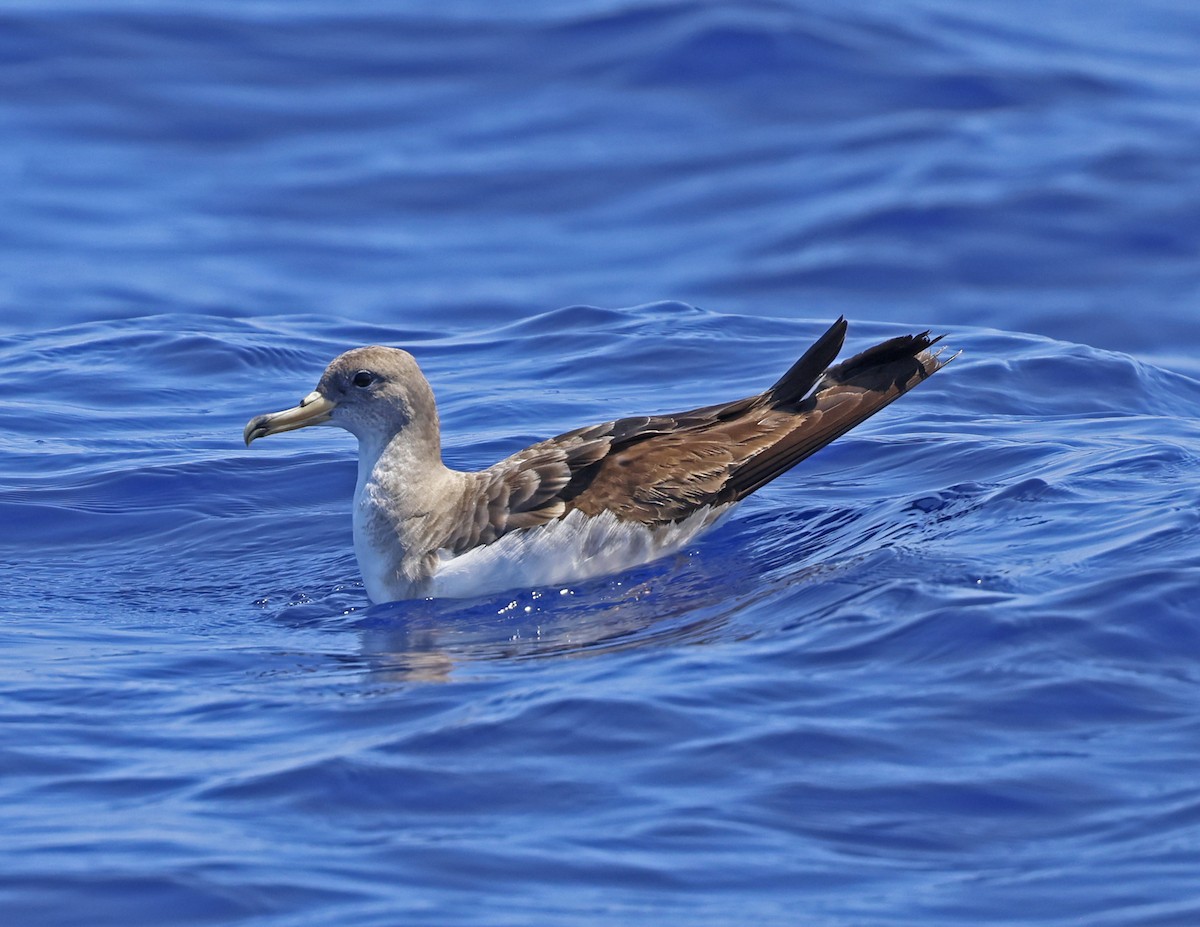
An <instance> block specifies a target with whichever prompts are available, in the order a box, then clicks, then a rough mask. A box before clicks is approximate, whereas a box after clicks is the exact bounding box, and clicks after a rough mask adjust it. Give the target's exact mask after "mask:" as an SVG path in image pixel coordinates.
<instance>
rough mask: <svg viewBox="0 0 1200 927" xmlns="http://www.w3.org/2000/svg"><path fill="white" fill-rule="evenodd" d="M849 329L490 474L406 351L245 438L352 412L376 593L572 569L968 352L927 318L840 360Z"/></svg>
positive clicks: (692, 509) (359, 547) (663, 542)
mask: <svg viewBox="0 0 1200 927" xmlns="http://www.w3.org/2000/svg"><path fill="white" fill-rule="evenodd" d="M845 337H846V321H845V319H844V318H839V319H838V320H837V321H836V322H834V323H833V325H832V326H831V327H830V328H829V330H828V331H826V332H825V334H824V335H822V336H821V337H820V338H819V339H818V340H817V341H816V342H815V343H814V344H813V345H812V347H810V348H809V349H808V350H807V351H806V352H805V353H804V356H803V357H801V358H800V359H799V360H798V361H796V363H795V364H794V365H792V367H791V369H790V370H788V372H787V373H785V374H784V375H783V376H782V377H780V378H779V380H778V381H777V382H776V383H775V384H773V385H772V386H771V387H770V388H768V389H766V390H764V391H763V392H761V393H757V394H755V395H753V396H747V397H746V398H744V399H735V400H733V401H732V402H723V403H718V404H717V405H713V406H706V407H704V408H700V409H693V410H692V411H690V412H680V413H677V414H675V415H648V416H639V417H635V418H622V419H617V420H615V421H611V422H605V423H603V424H601V425H591V426H588V427H586V428H579V429H576V430H575V431H568V432H567V433H566V434H562V435H559V436H558V437H557V438H550V439H548V440H546V441H540V442H538V443H537V444H534V445H532V446H530V447H527V448H525V449H524V450H523V451H518V452H517V453H515V454H513V455H512V456H511V457H506V458H505V459H504V460H502V461H500V462H499V463H497V464H493V465H492V466H490V467H488V468H487V469H486V470H480V471H478V472H462V471H458V470H452V469H450V468H449V467H447V466H446V465H445V464H444V463H442V447H441V433H440V430H439V425H438V412H437V405H436V403H435V402H434V398H433V390H432V389H431V388H430V386H429V381H428V380H426V379H425V376H424V374H422V373H421V370H420V368H419V367H418V366H417V362H416V360H414V358H413V356H412V355H411V354H409V353H408V352H407V351H402V350H400V349H398V348H388V347H380V346H378V345H374V346H371V347H364V348H355V349H354V350H351V351H347V352H346V353H345V354H342V355H340V356H338V357H336V358H334V360H333V362H332V363H331V364H330V365H329V366H328V367H327V368H326V370H325V373H324V374H323V375H322V376H321V380H320V382H319V383H318V384H317V388H316V389H315V390H314V391H313V392H311V393H309V394H308V395H307V396H305V397H304V399H302V400H301V401H300V404H299V405H298V406H296V407H295V408H292V409H285V410H284V411H282V412H274V413H271V414H269V415H259V416H257V417H255V418H253V419H251V420H250V422H249V424H247V425H246V430H245V434H244V436H245V439H246V444H247V445H249V444H250V442H251V441H253V440H254V439H256V438H262V437H265V436H267V435H273V434H278V433H280V432H284V431H294V430H295V429H297V428H305V427H307V426H309V425H337V426H339V427H341V428H344V429H346V430H347V431H349V432H350V433H351V434H353V435H354V436H355V437H356V438H358V483H357V486H356V488H355V490H354V551H355V554H356V555H357V557H358V565H359V569H360V570H361V571H362V576H363V583H364V585H365V586H366V591H367V595H368V596H369V597H370V598H371V599H372V600H373V601H375V602H387V601H393V600H397V599H409V598H417V597H421V596H451V597H454V596H460V597H461V596H475V595H483V594H485V593H488V592H498V591H501V590H504V589H512V588H517V587H521V586H525V587H528V586H535V585H549V584H562V583H570V582H576V581H579V580H582V579H586V578H589V577H593V576H599V575H602V574H605V573H611V572H615V571H618V570H621V569H624V568H628V567H631V566H634V565H637V564H640V563H645V562H648V561H650V560H652V559H654V558H656V557H660V556H663V555H664V554H668V553H672V552H674V551H677V550H679V549H680V548H682V547H683V546H684V545H686V544H687V543H689V542H690V541H691V540H692V539H693V538H695V537H696V536H697V535H699V534H700V533H701V532H702V531H704V530H705V529H707V528H709V527H711V526H712V524H713V523H714V522H715V521H717V520H718V519H719V518H720V517H721V516H723V515H725V514H726V513H727V512H728V511H729V510H730V509H731V508H732V507H733V506H735V505H736V504H737V503H738V502H739V501H741V500H742V499H744V498H745V497H746V496H748V495H750V493H752V492H754V491H755V490H757V489H759V488H760V487H762V486H764V485H766V484H767V483H769V482H770V481H771V480H773V479H775V477H777V476H779V475H780V474H781V473H784V472H785V471H787V470H790V469H791V468H792V467H794V466H795V465H796V464H798V463H799V462H800V461H802V460H804V459H805V458H806V457H808V456H809V455H811V454H813V453H814V452H816V451H818V450H820V449H821V448H823V447H824V446H825V445H827V444H829V443H830V442H831V441H833V440H835V439H836V438H839V437H840V436H841V435H843V434H845V433H846V432H847V431H849V430H850V429H851V428H853V427H854V426H855V425H857V424H859V423H860V422H862V421H864V420H865V419H867V418H869V417H870V416H872V415H874V414H875V413H876V412H878V411H879V410H880V409H882V408H883V407H884V406H886V405H887V404H888V403H890V402H892V401H893V400H895V399H898V398H899V397H900V396H902V395H904V394H905V393H906V392H908V391H909V390H910V389H912V388H913V387H914V386H916V385H917V384H918V383H920V382H921V381H923V380H925V379H926V378H928V377H929V376H931V375H932V374H934V373H936V372H937V371H938V370H940V369H941V368H942V367H943V366H945V365H946V363H948V362H949V360H952V359H953V358H948V359H947V360H941V359H940V354H941V351H940V350H939V351H936V352H935V351H931V350H930V348H931V347H932V345H934V344H935V343H936V342H938V341H939V340H940V336H939V337H937V338H931V337H930V336H929V332H922V333H921V334H919V335H904V336H901V337H899V338H892V339H890V340H888V341H884V342H883V343H881V344H877V345H875V347H873V348H869V349H867V350H866V351H863V352H862V353H861V354H858V355H856V356H854V357H852V358H850V359H849V360H846V361H843V362H842V363H840V364H837V365H836V366H830V365H831V364H833V361H834V359H835V358H836V357H837V354H838V352H839V351H840V350H841V348H842V343H843V341H844V340H845Z"/></svg>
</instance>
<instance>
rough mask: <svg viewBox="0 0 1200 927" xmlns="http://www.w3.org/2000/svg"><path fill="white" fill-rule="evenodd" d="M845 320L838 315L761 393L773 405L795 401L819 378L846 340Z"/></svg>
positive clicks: (846, 325) (847, 326)
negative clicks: (783, 372) (823, 332)
mask: <svg viewBox="0 0 1200 927" xmlns="http://www.w3.org/2000/svg"><path fill="white" fill-rule="evenodd" d="M847 328H849V323H848V322H847V321H846V317H845V316H844V315H839V316H838V317H837V321H836V322H834V323H833V324H832V325H830V326H829V328H828V329H826V331H825V334H823V335H822V336H821V337H820V338H818V339H817V340H816V341H814V342H813V345H812V347H810V348H809V349H808V350H807V351H805V352H804V355H803V356H802V357H801V358H800V360H798V361H796V363H794V364H792V366H791V367H790V368H788V372H787V373H785V374H784V375H783V376H782V377H780V378H779V379H778V380H776V381H775V383H774V384H772V385H771V388H770V389H768V390H767V391H766V392H765V393H764V394H763V395H764V396H765V397H766V398H767V400H768V401H769V402H770V403H772V404H774V405H787V404H788V403H792V402H799V401H800V400H801V399H803V398H804V396H805V394H807V393H808V391H809V390H810V389H812V388H813V385H814V384H815V383H816V382H817V380H818V379H820V377H821V374H823V373H824V372H825V369H826V368H827V367H828V366H829V365H830V364H832V363H833V361H834V359H835V358H836V357H837V356H838V352H839V351H840V350H841V349H842V345H843V344H845V342H846V329H847Z"/></svg>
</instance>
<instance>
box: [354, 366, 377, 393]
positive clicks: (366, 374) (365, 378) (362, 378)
mask: <svg viewBox="0 0 1200 927" xmlns="http://www.w3.org/2000/svg"><path fill="white" fill-rule="evenodd" d="M350 382H351V383H353V384H354V385H355V386H357V387H358V388H359V389H366V388H367V387H368V386H370V385H371V384H372V383H374V382H375V374H373V373H371V371H369V370H360V371H359V372H358V373H356V374H355V375H354V378H353V379H352V380H351V381H350Z"/></svg>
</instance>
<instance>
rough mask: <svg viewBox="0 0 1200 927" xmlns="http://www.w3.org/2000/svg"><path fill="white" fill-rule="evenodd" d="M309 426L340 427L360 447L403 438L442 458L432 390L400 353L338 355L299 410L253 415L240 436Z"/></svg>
mask: <svg viewBox="0 0 1200 927" xmlns="http://www.w3.org/2000/svg"><path fill="white" fill-rule="evenodd" d="M309 425H337V426H338V427H340V428H345V429H346V430H347V431H348V432H350V433H351V434H353V435H354V436H355V437H356V438H358V440H359V442H360V444H361V445H363V446H364V447H376V448H382V447H383V446H385V445H386V444H387V443H388V442H389V441H391V440H392V439H393V438H394V437H395V436H396V435H397V434H404V435H405V439H406V440H407V441H409V442H410V443H411V444H413V445H414V447H419V448H420V451H421V452H424V453H430V452H432V453H434V454H436V455H438V457H440V455H441V439H440V433H439V429H438V414H437V404H436V403H435V402H434V398H433V390H432V389H430V387H429V381H428V380H426V379H425V375H424V374H423V373H421V368H420V367H418V366H417V362H416V360H415V359H414V358H413V356H412V355H411V354H409V353H408V352H407V351H402V350H400V349H399V348H387V347H382V346H380V345H371V346H369V347H365V348H355V349H354V350H352V351H347V352H346V353H345V354H340V355H338V356H337V357H335V358H334V359H333V361H332V362H331V363H330V365H329V366H328V367H326V368H325V373H324V374H322V375H321V380H320V382H319V383H317V388H316V389H315V390H313V391H312V392H311V393H309V394H308V395H307V396H305V397H304V398H303V399H302V400H300V404H299V405H297V406H294V407H293V408H291V409H284V410H283V411H282V412H272V413H269V414H267V415H258V416H255V417H254V418H252V419H251V420H250V422H249V423H248V424H247V425H246V429H245V432H244V437H245V439H246V444H247V445H248V444H250V442H251V441H253V440H254V439H256V438H263V437H266V436H267V435H273V434H279V433H280V432H284V431H295V430H296V429H297V428H306V427H308V426H309ZM424 445H427V446H428V447H421V446H424Z"/></svg>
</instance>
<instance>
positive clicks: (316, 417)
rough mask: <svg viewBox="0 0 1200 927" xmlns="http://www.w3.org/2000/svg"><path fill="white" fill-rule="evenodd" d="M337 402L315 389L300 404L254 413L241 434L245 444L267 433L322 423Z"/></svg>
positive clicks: (276, 432)
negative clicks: (275, 410)
mask: <svg viewBox="0 0 1200 927" xmlns="http://www.w3.org/2000/svg"><path fill="white" fill-rule="evenodd" d="M336 406H337V403H336V402H334V401H333V400H332V399H326V398H325V397H324V396H322V395H321V394H320V393H318V392H317V391H316V390H314V391H313V392H311V393H309V394H308V395H307V396H305V397H304V398H303V399H301V400H300V405H298V406H296V407H295V408H292V409H284V410H283V411H282V412H271V413H268V414H267V415H256V416H254V418H252V419H250V422H249V423H248V424H247V425H246V430H245V431H244V432H243V433H242V436H243V437H244V438H245V439H246V446H247V447H249V446H250V442H251V441H253V440H254V439H255V438H265V437H266V436H267V435H277V434H279V433H280V432H281V431H295V430H296V429H297V428H306V427H308V426H309V425H323V424H325V423H326V422H328V421H329V417H330V415H332V413H333V410H334V408H335V407H336Z"/></svg>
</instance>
